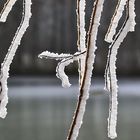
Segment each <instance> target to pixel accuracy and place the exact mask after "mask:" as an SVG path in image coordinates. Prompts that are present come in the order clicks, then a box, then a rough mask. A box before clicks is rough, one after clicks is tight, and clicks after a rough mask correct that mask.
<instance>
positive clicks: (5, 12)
mask: <svg viewBox="0 0 140 140" xmlns="http://www.w3.org/2000/svg"><path fill="white" fill-rule="evenodd" d="M16 1H17V0H7V2H6V3H5V4H4V7H3V9H2V11H1V13H0V22H5V21H6V19H7V16H8V14H9V13H10V11H11V9H12V7H13V5H14V4H15V2H16Z"/></svg>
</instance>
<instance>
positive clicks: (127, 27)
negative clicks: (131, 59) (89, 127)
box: [105, 0, 135, 139]
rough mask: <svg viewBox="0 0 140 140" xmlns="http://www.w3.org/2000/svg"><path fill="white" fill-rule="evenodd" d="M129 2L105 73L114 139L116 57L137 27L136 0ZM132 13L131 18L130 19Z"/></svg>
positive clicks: (109, 128)
mask: <svg viewBox="0 0 140 140" xmlns="http://www.w3.org/2000/svg"><path fill="white" fill-rule="evenodd" d="M130 1H131V0H128V1H127V3H126V10H127V11H126V19H125V21H124V24H123V26H122V27H121V29H120V30H119V32H118V34H117V35H116V37H115V39H114V41H113V42H112V44H111V45H110V47H109V53H108V60H107V65H106V72H105V83H106V84H105V86H106V88H107V89H108V90H109V91H110V92H111V94H110V105H109V108H110V109H109V118H108V136H109V137H110V138H112V139H114V138H116V137H117V133H116V123H117V108H118V101H117V96H118V95H117V94H118V85H117V77H116V60H117V58H116V56H117V52H118V49H119V46H120V45H121V43H122V42H123V40H124V39H125V37H126V35H127V34H128V32H129V31H133V30H134V26H135V12H134V9H135V8H134V0H132V1H131V2H130ZM130 13H131V17H130Z"/></svg>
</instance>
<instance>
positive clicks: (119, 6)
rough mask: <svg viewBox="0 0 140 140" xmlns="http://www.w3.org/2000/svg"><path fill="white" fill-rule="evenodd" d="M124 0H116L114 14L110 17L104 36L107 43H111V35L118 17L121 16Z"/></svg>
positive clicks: (113, 32)
mask: <svg viewBox="0 0 140 140" xmlns="http://www.w3.org/2000/svg"><path fill="white" fill-rule="evenodd" d="M126 1H127V0H119V1H118V4H117V6H116V9H115V12H114V15H113V17H112V19H111V23H110V25H109V28H108V31H107V33H106V36H105V41H107V42H109V43H111V42H112V41H113V36H114V35H115V33H116V28H117V26H118V23H119V20H120V18H121V17H122V14H123V11H124V7H125V5H126Z"/></svg>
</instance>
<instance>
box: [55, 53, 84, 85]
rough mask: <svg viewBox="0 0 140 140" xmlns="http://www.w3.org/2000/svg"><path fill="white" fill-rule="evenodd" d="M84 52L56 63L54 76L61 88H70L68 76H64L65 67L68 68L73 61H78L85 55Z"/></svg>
mask: <svg viewBox="0 0 140 140" xmlns="http://www.w3.org/2000/svg"><path fill="white" fill-rule="evenodd" d="M85 52H86V51H84V52H77V53H75V54H74V55H73V56H72V57H69V58H66V59H63V60H62V61H61V62H59V63H58V65H57V68H56V76H57V77H58V78H59V79H61V81H62V86H63V87H70V85H71V84H70V82H69V78H68V76H67V75H66V74H65V71H64V70H65V67H66V66H68V65H69V64H70V63H73V62H74V61H78V60H79V59H81V57H83V55H85Z"/></svg>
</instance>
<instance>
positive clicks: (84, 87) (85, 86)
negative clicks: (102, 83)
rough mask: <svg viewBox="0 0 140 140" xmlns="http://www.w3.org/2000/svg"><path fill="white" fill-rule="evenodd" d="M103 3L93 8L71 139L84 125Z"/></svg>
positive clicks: (98, 2)
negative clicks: (78, 104)
mask: <svg viewBox="0 0 140 140" xmlns="http://www.w3.org/2000/svg"><path fill="white" fill-rule="evenodd" d="M103 3H104V0H97V1H96V3H95V5H94V6H95V8H94V10H93V14H92V16H93V15H94V12H95V15H94V17H93V19H91V37H90V40H89V46H87V52H88V53H87V54H86V62H85V66H86V67H87V69H86V70H85V71H86V72H85V73H84V74H85V75H84V76H83V77H85V79H83V80H82V84H81V86H80V97H81V93H82V97H81V98H82V99H81V102H80V107H79V110H78V111H79V112H78V114H77V119H76V122H75V124H74V128H73V132H72V136H71V138H70V139H69V140H76V139H77V137H78V134H79V129H80V127H81V125H82V122H83V116H84V113H85V107H86V101H87V99H88V98H89V88H90V85H91V76H92V70H93V64H94V58H95V50H96V39H97V32H98V27H99V25H100V18H101V12H102V9H103ZM75 115H76V114H75ZM67 140H68V138H67Z"/></svg>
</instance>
